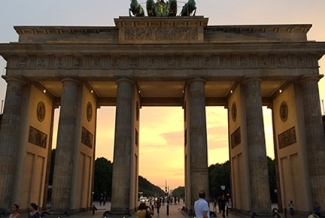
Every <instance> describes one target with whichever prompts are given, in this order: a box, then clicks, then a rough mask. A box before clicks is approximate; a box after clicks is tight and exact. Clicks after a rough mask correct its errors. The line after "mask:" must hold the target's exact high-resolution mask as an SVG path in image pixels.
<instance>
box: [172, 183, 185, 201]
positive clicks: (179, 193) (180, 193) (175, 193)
mask: <svg viewBox="0 0 325 218" xmlns="http://www.w3.org/2000/svg"><path fill="white" fill-rule="evenodd" d="M172 195H173V196H176V197H179V198H184V197H185V187H184V186H179V187H178V188H176V189H174V190H173V192H172Z"/></svg>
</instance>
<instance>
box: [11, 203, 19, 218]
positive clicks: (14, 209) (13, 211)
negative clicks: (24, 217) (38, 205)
mask: <svg viewBox="0 0 325 218" xmlns="http://www.w3.org/2000/svg"><path fill="white" fill-rule="evenodd" d="M18 210H19V206H18V205H17V204H13V205H12V206H11V214H10V216H9V218H20V217H21V216H20V214H19V213H18Z"/></svg>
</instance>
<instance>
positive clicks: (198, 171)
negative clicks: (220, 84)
mask: <svg viewBox="0 0 325 218" xmlns="http://www.w3.org/2000/svg"><path fill="white" fill-rule="evenodd" d="M186 96H187V97H186V100H187V104H186V110H187V112H186V122H187V138H188V142H187V146H188V156H189V158H188V161H189V163H188V166H189V169H188V172H187V175H188V176H189V178H187V179H189V181H190V183H191V185H190V189H191V190H190V193H191V194H190V195H191V204H190V205H191V208H192V209H194V208H193V205H194V202H195V201H196V200H197V198H198V193H199V191H200V190H204V191H205V192H206V196H209V175H208V144H207V130H206V112H205V80H202V79H193V80H190V81H188V83H187V87H186ZM189 209H190V208H189Z"/></svg>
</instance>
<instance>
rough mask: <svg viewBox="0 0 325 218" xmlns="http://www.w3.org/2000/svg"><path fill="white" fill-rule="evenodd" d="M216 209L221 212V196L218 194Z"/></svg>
mask: <svg viewBox="0 0 325 218" xmlns="http://www.w3.org/2000/svg"><path fill="white" fill-rule="evenodd" d="M218 211H219V213H221V197H220V196H218Z"/></svg>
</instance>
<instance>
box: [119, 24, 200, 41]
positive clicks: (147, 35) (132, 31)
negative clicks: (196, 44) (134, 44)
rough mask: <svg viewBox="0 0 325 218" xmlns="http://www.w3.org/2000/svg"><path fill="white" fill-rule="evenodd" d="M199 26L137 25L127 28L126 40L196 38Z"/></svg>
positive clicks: (125, 31)
mask: <svg viewBox="0 0 325 218" xmlns="http://www.w3.org/2000/svg"><path fill="white" fill-rule="evenodd" d="M197 38H198V29H197V27H170V28H169V27H145V28H141V27H137V28H125V30H124V40H177V41H179V40H194V39H197Z"/></svg>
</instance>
